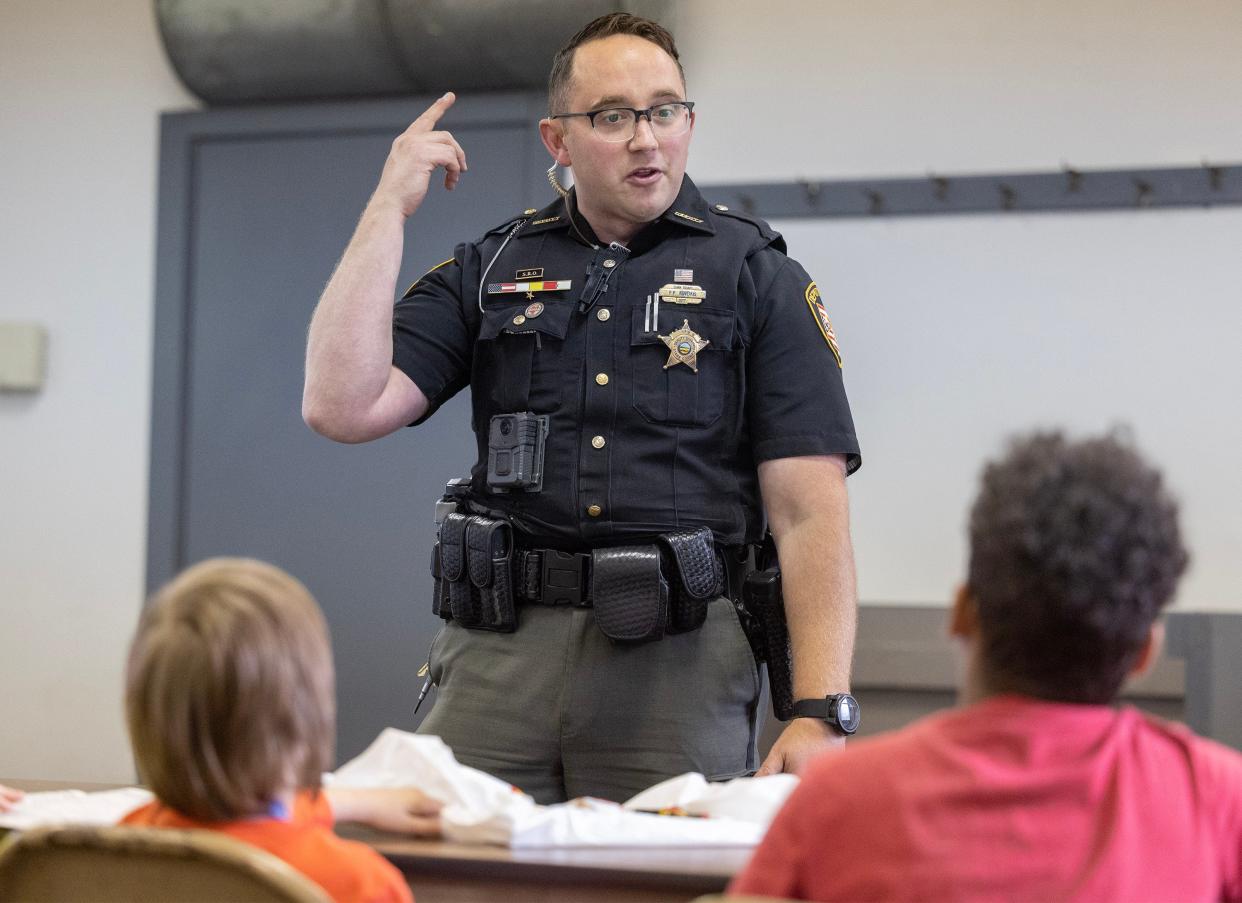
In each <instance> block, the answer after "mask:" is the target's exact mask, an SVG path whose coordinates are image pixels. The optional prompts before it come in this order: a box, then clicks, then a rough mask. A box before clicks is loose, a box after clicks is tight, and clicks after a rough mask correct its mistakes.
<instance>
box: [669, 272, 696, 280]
mask: <svg viewBox="0 0 1242 903" xmlns="http://www.w3.org/2000/svg"><path fill="white" fill-rule="evenodd" d="M673 281H674V282H693V281H694V270H673Z"/></svg>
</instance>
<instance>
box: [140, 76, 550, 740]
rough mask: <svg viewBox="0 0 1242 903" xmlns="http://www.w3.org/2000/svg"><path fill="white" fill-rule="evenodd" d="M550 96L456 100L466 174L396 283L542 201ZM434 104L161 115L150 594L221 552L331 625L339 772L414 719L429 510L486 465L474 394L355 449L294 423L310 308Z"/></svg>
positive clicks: (426, 221)
mask: <svg viewBox="0 0 1242 903" xmlns="http://www.w3.org/2000/svg"><path fill="white" fill-rule="evenodd" d="M539 102H540V99H539V98H531V97H528V96H525V95H520V96H519V95H514V96H509V97H499V98H498V97H481V98H466V99H464V100H462V101H459V102H458V105H457V106H456V107H455V108H454V110H453V111H452V113H451V114H450V118H449V119H447V120H446V122H445V123H444V127H447V128H450V129H452V130H453V132H454V134H455V135H456V136H457V138H458V140H459V141H460V143H461V144H462V146H463V147H464V148H465V151H466V154H467V158H468V162H469V166H470V171H469V173H467V174H466V177H465V178H464V179H463V180H462V183H461V185H460V186H459V188H458V189H457V190H456V191H454V192H451V193H450V192H446V191H444V190H443V187H442V186H437V185H436V184H435V182H434V181H433V190H432V192H431V193H430V195H429V196H428V199H427V201H426V203H425V204H424V205H423V207H422V209H421V210H420V211H419V213H418V214H417V216H416V217H415V218H414V219H413V220H412V221H411V222H410V224H409V226H408V228H407V231H406V243H407V244H406V257H405V262H404V265H403V267H402V279H401V282H400V284H399V289H403V288H404V287H405V285H407V284H408V283H409V282H411V281H413V279H415V278H416V277H417V276H418V275H419V274H421V273H423V272H425V271H426V270H427V269H429V268H430V267H432V266H434V265H435V264H437V263H439V262H440V261H442V260H444V259H446V258H448V257H450V256H452V253H453V248H454V245H455V244H456V243H457V242H460V241H464V240H468V239H471V238H474V237H477V236H478V235H480V234H482V232H484V231H485V230H486V229H488V228H491V227H493V226H495V225H498V224H500V223H501V222H502V221H504V220H505V219H507V218H509V217H512V216H514V215H516V214H519V213H521V212H522V210H523V209H525V208H527V207H532V206H542V205H543V204H544V203H546V202H547V200H548V194H549V190H548V188H547V184H546V182H544V181H543V176H542V170H543V168H544V167H545V166H546V165H547V164H546V161H545V159H544V158H545V157H546V153H545V152H544V151H543V150H542V148H541V147H540V146H539V144H538V135H537V131H536V129H535V122H536V120H537V118H538V112H537V110H538V103H539ZM425 106H426V104H425V103H422V102H384V103H378V104H376V103H369V104H360V105H327V106H315V107H303V108H278V109H270V108H269V109H250V110H228V111H208V112H203V113H194V114H180V115H176V116H169V117H165V120H164V128H163V146H162V152H161V195H160V205H161V206H160V253H159V261H158V265H157V271H158V272H157V313H156V337H155V342H156V348H155V351H156V353H155V373H154V380H155V385H154V391H153V413H152V423H153V429H152V471H151V520H150V541H149V550H150V555H149V565H148V579H149V583H150V585H151V588H154V587H155V586H156V585H158V584H159V583H161V582H162V581H164V580H166V579H167V578H168V577H169V576H171V575H172V574H173V573H175V572H176V571H177V570H178V569H180V568H182V567H184V566H185V565H188V564H191V563H193V562H196V561H199V560H201V559H203V558H207V557H210V556H214V555H247V556H253V557H257V558H261V559H264V560H267V561H271V562H273V563H275V564H277V565H279V566H281V567H283V568H285V569H287V570H288V571H290V572H291V573H292V574H294V575H295V576H297V577H298V578H299V579H301V580H302V581H303V582H304V583H305V584H306V585H307V586H308V587H309V589H310V590H311V592H312V593H314V595H315V597H316V598H317V599H318V600H319V602H320V604H321V605H322V606H323V609H324V611H325V613H326V615H327V618H328V622H329V624H330V626H331V629H332V637H333V643H334V647H335V654H336V665H337V683H338V689H337V696H338V702H339V706H338V708H339V731H338V757H339V758H340V759H341V760H342V761H343V760H344V759H346V758H348V757H351V756H353V755H355V754H356V753H357V752H359V751H360V750H361V749H362V748H363V747H364V746H365V745H366V744H367V743H368V742H369V741H370V740H371V739H373V738H374V737H375V735H376V734H377V733H378V732H379V731H380V730H381V729H382V728H383V727H385V726H388V725H395V726H398V727H403V728H407V729H408V728H412V727H413V726H414V725H415V723H416V720H415V718H414V717H413V715H412V713H411V709H412V706H413V702H414V699H415V696H416V694H417V691H418V688H419V686H420V685H421V680H420V679H419V678H418V677H417V676H416V672H417V671H418V668H419V666H420V665H421V664H422V663H423V662H424V661H425V659H426V655H427V651H428V647H429V645H430V643H431V639H432V637H433V636H434V633H435V630H436V629H437V627H438V621H437V620H436V619H435V618H434V617H433V616H432V615H431V612H430V604H429V590H430V576H429V574H428V562H429V557H430V549H431V543H432V540H433V528H432V505H433V503H434V501H435V499H436V498H438V497H439V494H440V493H441V491H442V490H443V487H444V483H445V481H446V480H447V479H449V478H451V477H454V476H461V475H465V474H467V473H468V471H469V466H470V464H471V462H472V460H473V454H474V444H473V440H472V438H471V436H470V430H469V422H470V418H469V399H468V397H467V393H462V395H460V396H459V397H458V398H456V399H454V400H453V401H452V402H451V403H450V404H448V405H446V406H445V407H444V408H443V409H442V410H441V411H439V412H438V413H437V414H436V416H435V417H434V418H433V419H432V420H431V421H429V422H428V423H426V424H424V425H423V426H421V427H419V428H418V429H417V430H403V431H401V432H399V433H398V434H396V435H394V436H390V437H388V438H386V439H383V440H380V441H378V442H374V443H370V444H367V445H361V446H344V445H338V444H336V443H333V442H331V441H329V440H327V439H323V438H321V437H319V436H316V435H315V434H313V433H312V432H311V431H310V430H309V429H308V428H307V427H306V426H305V425H304V424H303V422H302V419H301V413H300V407H301V391H302V373H303V356H304V354H305V337H306V328H307V324H308V323H309V321H310V316H311V312H312V310H313V307H314V304H315V301H316V299H317V298H318V296H319V293H320V291H321V290H322V288H323V285H324V284H325V283H326V281H327V279H328V277H329V276H330V275H331V272H332V268H333V266H334V265H335V263H336V260H337V258H338V257H339V255H340V253H341V251H342V250H343V249H344V247H345V244H346V242H347V241H348V239H349V236H350V234H351V232H352V230H353V227H354V224H355V222H356V220H357V218H358V215H359V213H360V212H361V210H362V208H363V205H364V204H365V202H366V199H367V197H368V195H369V193H370V192H371V190H372V189H373V188H374V185H375V182H376V180H377V178H378V175H379V172H380V168H381V166H382V164H383V161H384V158H385V156H386V154H387V152H388V148H389V145H390V144H391V141H392V139H393V137H395V136H396V135H397V134H398V133H399V132H400V131H401V130H402V129H404V128H405V126H406V125H407V124H408V122H409V121H410V119H411V118H412V117H413V116H415V115H417V114H418V113H419V112H421V110H422V109H424V108H425ZM432 699H434V697H432ZM432 699H429V700H428V703H424V708H423V710H421V711H420V713H419V714H420V716H421V715H423V714H425V712H426V709H427V707H428V704H429V703H430V702H431V701H432Z"/></svg>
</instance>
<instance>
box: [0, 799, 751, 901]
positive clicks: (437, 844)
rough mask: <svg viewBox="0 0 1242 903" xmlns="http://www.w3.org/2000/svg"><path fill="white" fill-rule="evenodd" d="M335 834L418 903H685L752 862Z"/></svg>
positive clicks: (726, 853) (700, 852)
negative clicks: (389, 867)
mask: <svg viewBox="0 0 1242 903" xmlns="http://www.w3.org/2000/svg"><path fill="white" fill-rule="evenodd" d="M0 784H7V785H9V786H10V787H17V788H19V789H21V790H26V791H30V792H37V791H42V790H67V789H79V790H112V789H115V788H116V787H117V786H119V785H116V784H81V783H79V784H70V783H66V782H64V781H34V780H17V779H9V778H0ZM337 833H339V834H340V835H341V836H342V837H349V838H351V839H353V840H360V841H362V842H363V843H366V844H369V845H370V846H372V847H374V848H375V849H376V850H377V851H379V853H381V854H382V855H383V856H384V857H385V858H387V859H388V860H389V861H390V862H392V863H393V864H394V865H395V866H397V868H399V869H401V872H402V874H404V875H405V877H406V880H407V881H408V882H409V884H410V887H411V889H413V891H414V896H415V899H417V900H418V903H478V901H484V900H498V901H501V903H556V901H565V903H571V901H572V903H595V901H608V903H657V901H658V903H684V901H688V900H693V899H694V898H695V897H697V896H700V895H702V894H711V893H719V892H720V891H722V890H723V889H724V887H725V885H726V884H727V883H728V881H729V879H730V878H731V877H732V876H733V874H734V873H735V872H737V871H738V870H740V869H741V867H742V865H743V864H744V863H745V862H746V860H747V858H748V857H749V856H750V850H749V849H746V848H710V849H709V848H701V849H696V848H686V847H675V848H665V847H661V848H654V849H643V848H638V847H627V848H611V849H542V850H510V849H507V848H505V847H491V846H475V845H467V844H457V843H445V842H443V841H428V840H417V839H415V838H412V837H407V836H404V835H400V834H388V833H384V832H380V831H376V830H374V829H371V828H368V827H365V826H363V825H348V824H343V825H339V826H338V829H337Z"/></svg>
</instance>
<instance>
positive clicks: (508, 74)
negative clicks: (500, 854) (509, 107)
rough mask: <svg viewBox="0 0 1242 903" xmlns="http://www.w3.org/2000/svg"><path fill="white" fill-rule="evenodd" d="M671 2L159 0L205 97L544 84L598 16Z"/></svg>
mask: <svg viewBox="0 0 1242 903" xmlns="http://www.w3.org/2000/svg"><path fill="white" fill-rule="evenodd" d="M671 6H672V0H631V2H625V3H616V2H609V0H156V3H155V9H156V17H157V20H158V22H159V28H160V34H161V35H162V37H163V40H164V47H165V49H166V51H167V53H168V58H169V60H170V62H171V63H172V66H173V68H174V69H175V70H176V72H177V75H178V76H180V78H181V80H182V82H184V83H185V86H186V87H187V88H188V89H189V90H190V91H191V92H193V93H194V94H195V95H197V96H198V97H200V98H201V99H202V100H204V101H206V102H207V103H208V104H232V103H260V102H267V101H295V100H325V99H331V98H335V99H339V98H350V97H379V96H391V95H394V94H426V93H439V92H441V91H445V90H455V91H491V90H515V89H531V88H539V87H542V86H543V85H544V84H545V83H546V80H547V77H548V70H549V68H550V66H551V61H552V55H553V54H554V53H555V52H556V50H557V49H558V48H559V47H560V46H561V45H562V44H563V43H564V42H565V41H566V40H568V38H569V37H570V36H571V35H572V34H573V33H574V32H575V31H577V30H578V29H579V28H580V27H582V26H583V25H584V24H586V23H587V22H588V21H590V20H591V19H593V18H594V17H595V16H598V15H602V14H603V13H606V12H610V11H612V10H616V9H623V10H627V11H630V12H635V13H638V14H640V15H645V16H648V17H650V18H653V19H662V18H665V17H666V16H667V15H668V13H669V10H670V8H671Z"/></svg>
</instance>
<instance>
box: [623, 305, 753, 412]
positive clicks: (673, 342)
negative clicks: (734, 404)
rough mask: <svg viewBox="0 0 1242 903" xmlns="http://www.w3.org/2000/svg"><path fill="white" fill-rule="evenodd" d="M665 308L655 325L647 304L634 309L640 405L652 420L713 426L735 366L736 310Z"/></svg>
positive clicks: (632, 338)
mask: <svg viewBox="0 0 1242 903" xmlns="http://www.w3.org/2000/svg"><path fill="white" fill-rule="evenodd" d="M661 307H662V309H661V310H660V312H659V318H660V322H659V323H658V324H657V327H658V328H655V329H648V328H647V327H648V326H650V325H651V324H650V322H649V320H648V319H647V316H648V313H647V311H646V310H645V309H644V308H638V309H635V310H634V312H633V323H632V325H631V328H630V362H631V366H632V368H633V370H632V372H633V385H634V407H635V408H636V409H637V410H638V412H639V413H640V414H642V415H643V417H644V418H646V419H647V420H649V421H651V422H652V423H667V424H669V425H671V426H691V427H704V426H711V424H713V423H715V422H716V421H717V420H718V419H719V418H720V415H721V413H722V412H723V410H724V404H725V396H726V394H727V392H728V388H729V381H730V379H731V378H732V373H733V369H734V355H733V353H732V352H733V345H734V334H735V330H734V322H733V320H734V317H733V311H729V310H712V309H706V310H702V309H693V308H691V309H685V308H682V307H676V308H674V309H672V310H670V309H669V308H670V307H673V305H671V304H669V305H661ZM666 340H667V341H666Z"/></svg>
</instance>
